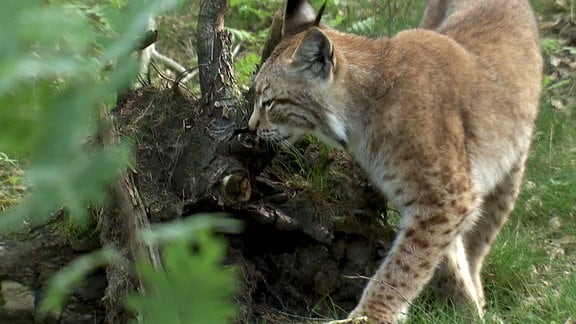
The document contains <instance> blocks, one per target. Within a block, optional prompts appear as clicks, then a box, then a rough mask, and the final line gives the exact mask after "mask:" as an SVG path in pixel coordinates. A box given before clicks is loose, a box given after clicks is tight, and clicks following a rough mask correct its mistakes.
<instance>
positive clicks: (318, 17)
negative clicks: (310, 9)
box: [314, 0, 328, 26]
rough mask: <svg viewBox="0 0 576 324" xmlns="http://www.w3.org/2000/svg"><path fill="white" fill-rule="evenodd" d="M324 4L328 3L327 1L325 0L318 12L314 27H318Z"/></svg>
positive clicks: (324, 7)
mask: <svg viewBox="0 0 576 324" xmlns="http://www.w3.org/2000/svg"><path fill="white" fill-rule="evenodd" d="M326 2H328V0H325V1H324V3H323V4H322V7H320V10H318V14H317V15H316V19H314V26H320V20H322V15H323V14H324V9H326Z"/></svg>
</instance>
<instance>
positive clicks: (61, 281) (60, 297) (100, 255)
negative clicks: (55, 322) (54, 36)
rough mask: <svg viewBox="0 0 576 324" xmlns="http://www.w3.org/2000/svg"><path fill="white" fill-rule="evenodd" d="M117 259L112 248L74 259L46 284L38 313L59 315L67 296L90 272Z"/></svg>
mask: <svg viewBox="0 0 576 324" xmlns="http://www.w3.org/2000/svg"><path fill="white" fill-rule="evenodd" d="M117 257H119V256H118V254H117V253H116V251H114V249H112V248H103V249H100V250H96V251H93V252H90V253H88V254H85V255H83V256H80V257H78V258H76V259H75V260H74V261H72V262H70V264H69V265H68V266H66V267H65V268H63V269H61V270H60V271H58V272H57V273H56V274H55V275H54V277H52V279H50V281H49V283H48V287H47V289H46V293H45V294H44V299H43V300H42V304H41V306H40V312H41V313H44V314H47V313H59V312H60V311H61V310H62V308H63V307H64V305H65V302H66V298H67V296H68V295H69V294H70V293H71V291H72V290H73V289H74V288H75V287H76V286H77V285H78V284H79V283H80V282H81V281H82V280H83V279H84V278H85V277H86V276H87V275H88V274H89V273H91V272H93V271H94V270H96V269H98V268H100V267H103V266H105V265H107V264H109V263H111V262H112V261H113V260H114V258H117Z"/></svg>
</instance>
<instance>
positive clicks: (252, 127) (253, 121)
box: [248, 112, 260, 132]
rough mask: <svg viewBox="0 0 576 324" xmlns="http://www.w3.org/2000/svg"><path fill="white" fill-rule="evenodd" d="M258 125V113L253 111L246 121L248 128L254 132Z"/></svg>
mask: <svg viewBox="0 0 576 324" xmlns="http://www.w3.org/2000/svg"><path fill="white" fill-rule="evenodd" d="M258 125H260V119H259V118H258V114H256V113H255V112H254V113H252V116H250V120H249V121H248V129H250V131H252V132H255V131H256V129H257V128H258Z"/></svg>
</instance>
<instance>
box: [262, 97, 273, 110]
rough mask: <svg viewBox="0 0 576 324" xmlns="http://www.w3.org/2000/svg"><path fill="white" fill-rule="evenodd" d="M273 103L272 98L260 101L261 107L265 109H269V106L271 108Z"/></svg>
mask: <svg viewBox="0 0 576 324" xmlns="http://www.w3.org/2000/svg"><path fill="white" fill-rule="evenodd" d="M273 104H274V99H270V100H266V101H264V102H262V107H264V108H266V109H267V110H270V108H272V105H273Z"/></svg>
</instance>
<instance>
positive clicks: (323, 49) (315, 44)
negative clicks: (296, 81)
mask: <svg viewBox="0 0 576 324" xmlns="http://www.w3.org/2000/svg"><path fill="white" fill-rule="evenodd" d="M293 62H294V64H295V65H296V66H298V67H299V68H302V69H303V70H308V71H310V72H311V73H312V74H313V75H314V76H315V77H320V78H327V77H328V76H329V75H330V73H331V71H332V68H333V67H334V50H333V47H332V41H331V40H330V38H328V36H327V35H326V34H324V32H322V31H321V30H320V29H319V28H316V27H313V28H311V29H310V31H308V33H307V34H306V36H304V39H303V40H302V42H301V43H300V45H299V46H298V49H297V50H296V53H294V57H293Z"/></svg>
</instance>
